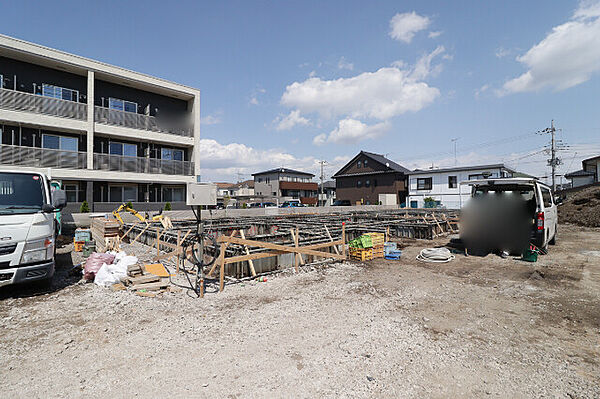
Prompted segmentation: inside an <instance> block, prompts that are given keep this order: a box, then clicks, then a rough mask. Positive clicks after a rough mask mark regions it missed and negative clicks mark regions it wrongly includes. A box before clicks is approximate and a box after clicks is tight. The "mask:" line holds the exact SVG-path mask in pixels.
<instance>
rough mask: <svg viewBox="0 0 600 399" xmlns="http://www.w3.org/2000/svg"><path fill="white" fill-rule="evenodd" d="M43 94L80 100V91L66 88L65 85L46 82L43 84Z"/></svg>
mask: <svg viewBox="0 0 600 399" xmlns="http://www.w3.org/2000/svg"><path fill="white" fill-rule="evenodd" d="M42 96H44V97H52V98H58V99H61V100H67V101H75V102H77V101H78V100H79V92H78V91H77V90H71V89H65V88H64V87H59V86H54V85H49V84H46V83H43V84H42Z"/></svg>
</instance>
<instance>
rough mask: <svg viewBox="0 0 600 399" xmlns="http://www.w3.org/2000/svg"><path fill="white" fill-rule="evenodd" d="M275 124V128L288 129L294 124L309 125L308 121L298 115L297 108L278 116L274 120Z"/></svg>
mask: <svg viewBox="0 0 600 399" xmlns="http://www.w3.org/2000/svg"><path fill="white" fill-rule="evenodd" d="M274 122H275V123H276V124H277V126H275V129H276V130H279V131H281V130H290V129H291V128H293V127H294V126H296V125H304V126H306V125H309V124H310V121H309V120H308V119H306V118H305V117H303V116H301V115H300V111H299V110H297V109H296V110H293V111H291V112H290V113H289V114H288V115H286V116H278V117H277V118H275V121H274Z"/></svg>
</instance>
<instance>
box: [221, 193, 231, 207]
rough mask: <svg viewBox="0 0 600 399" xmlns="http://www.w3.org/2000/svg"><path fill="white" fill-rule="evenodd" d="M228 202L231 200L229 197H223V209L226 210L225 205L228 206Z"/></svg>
mask: <svg viewBox="0 0 600 399" xmlns="http://www.w3.org/2000/svg"><path fill="white" fill-rule="evenodd" d="M230 200H231V197H230V196H229V195H226V196H224V197H223V208H227V205H229V201H230Z"/></svg>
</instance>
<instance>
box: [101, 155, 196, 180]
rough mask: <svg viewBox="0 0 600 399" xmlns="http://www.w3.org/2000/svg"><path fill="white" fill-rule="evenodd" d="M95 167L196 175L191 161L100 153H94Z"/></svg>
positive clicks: (117, 170)
mask: <svg viewBox="0 0 600 399" xmlns="http://www.w3.org/2000/svg"><path fill="white" fill-rule="evenodd" d="M94 169H96V170H112V171H115V172H133V173H156V174H164V175H185V176H193V175H194V163H193V162H189V161H169V160H164V159H155V158H143V157H126V156H121V155H111V154H98V153H95V154H94Z"/></svg>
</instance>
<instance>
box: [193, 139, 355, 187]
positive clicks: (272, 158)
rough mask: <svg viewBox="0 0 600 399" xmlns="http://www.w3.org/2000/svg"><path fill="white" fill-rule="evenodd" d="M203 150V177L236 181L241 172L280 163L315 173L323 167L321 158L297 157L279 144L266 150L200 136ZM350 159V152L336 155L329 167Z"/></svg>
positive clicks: (246, 172)
mask: <svg viewBox="0 0 600 399" xmlns="http://www.w3.org/2000/svg"><path fill="white" fill-rule="evenodd" d="M200 153H201V154H202V159H201V173H202V180H204V181H235V180H236V178H237V176H236V175H237V173H238V172H239V173H242V174H243V175H245V176H248V178H250V175H251V174H252V173H256V172H260V171H263V170H266V169H271V168H276V167H280V166H284V167H286V168H293V169H298V170H302V171H306V172H310V173H314V174H318V172H319V170H320V165H319V159H317V158H315V157H313V156H308V157H297V156H295V155H293V154H291V153H289V152H287V151H285V150H281V149H276V148H272V149H266V150H263V149H257V148H253V147H249V146H247V145H245V144H240V143H230V144H221V143H219V142H217V141H216V140H212V139H201V140H200ZM321 159H322V158H321ZM349 159H350V157H349V156H337V157H335V158H334V159H333V160H332V161H329V163H328V165H327V168H328V170H330V171H333V172H332V174H333V173H335V172H336V171H337V170H338V169H340V168H341V167H342V166H343V165H344V164H345V163H346V162H348V160H349Z"/></svg>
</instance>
